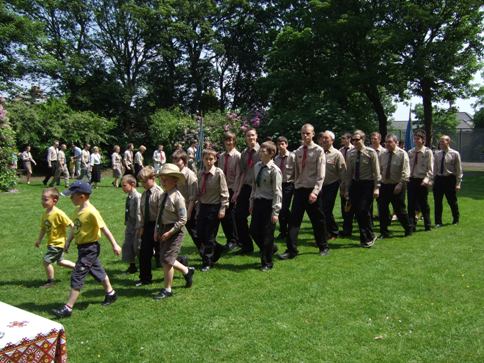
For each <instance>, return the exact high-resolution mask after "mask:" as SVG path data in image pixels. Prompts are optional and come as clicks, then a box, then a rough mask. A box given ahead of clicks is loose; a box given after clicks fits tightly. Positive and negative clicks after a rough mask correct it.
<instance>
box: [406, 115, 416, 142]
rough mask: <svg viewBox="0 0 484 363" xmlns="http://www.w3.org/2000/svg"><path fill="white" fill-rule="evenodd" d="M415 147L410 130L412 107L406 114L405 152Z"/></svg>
mask: <svg viewBox="0 0 484 363" xmlns="http://www.w3.org/2000/svg"><path fill="white" fill-rule="evenodd" d="M414 146H415V144H414V143H413V130H412V106H410V111H409V112H408V123H407V130H405V150H406V151H408V150H410V149H412V148H413V147H414Z"/></svg>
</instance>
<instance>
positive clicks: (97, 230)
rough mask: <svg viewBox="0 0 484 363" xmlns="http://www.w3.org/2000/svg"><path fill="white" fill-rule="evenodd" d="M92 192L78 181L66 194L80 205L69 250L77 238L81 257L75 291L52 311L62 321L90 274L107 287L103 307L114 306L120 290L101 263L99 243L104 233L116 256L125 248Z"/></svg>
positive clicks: (74, 278) (73, 285) (75, 274)
mask: <svg viewBox="0 0 484 363" xmlns="http://www.w3.org/2000/svg"><path fill="white" fill-rule="evenodd" d="M91 192H92V189H91V186H90V185H89V184H87V183H84V182H82V181H76V182H75V183H73V184H72V185H71V186H70V187H69V189H68V190H66V191H64V192H63V193H62V194H63V195H66V196H70V197H71V201H72V203H73V204H74V205H76V206H78V210H77V215H76V218H75V221H74V230H73V233H72V232H71V234H70V235H69V239H68V240H67V246H66V250H67V249H68V248H69V243H70V242H71V241H72V239H75V241H76V245H77V250H78V258H77V262H76V266H75V267H74V271H72V274H71V292H70V295H69V299H68V300H67V303H66V304H65V305H64V306H63V307H61V308H59V309H54V310H52V312H53V313H54V314H55V315H56V316H57V317H59V318H66V317H69V316H71V315H72V308H73V307H74V304H75V303H76V301H77V298H78V297H79V294H80V292H81V288H82V286H83V285H84V280H85V278H86V276H87V274H91V275H92V276H93V277H94V278H95V279H96V280H97V281H98V282H101V283H102V284H103V287H104V291H105V292H106V295H105V298H104V301H103V303H102V305H103V306H107V305H111V304H112V303H113V302H115V301H116V299H117V295H116V291H114V289H113V287H112V286H111V282H110V281H109V277H108V275H107V274H106V271H104V268H103V267H102V265H101V261H99V253H100V251H101V249H100V246H99V242H98V241H99V239H100V238H101V232H102V233H103V234H104V235H105V236H106V237H107V239H108V240H109V242H111V245H112V248H113V251H114V254H115V255H116V256H119V255H120V254H121V247H119V245H118V244H117V243H116V240H115V239H114V237H113V235H112V234H111V232H110V231H109V229H108V227H107V226H106V224H105V223H104V220H103V218H102V217H101V215H100V214H99V212H98V211H97V209H96V208H95V207H94V206H93V205H92V204H91V203H90V202H89V197H90V195H91Z"/></svg>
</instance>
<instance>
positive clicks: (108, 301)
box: [101, 292, 118, 306]
mask: <svg viewBox="0 0 484 363" xmlns="http://www.w3.org/2000/svg"><path fill="white" fill-rule="evenodd" d="M116 300H118V295H117V294H116V292H115V293H114V294H112V295H107V294H106V295H105V296H104V301H103V302H102V303H101V305H102V306H108V305H111V304H112V303H113V302H115V301H116Z"/></svg>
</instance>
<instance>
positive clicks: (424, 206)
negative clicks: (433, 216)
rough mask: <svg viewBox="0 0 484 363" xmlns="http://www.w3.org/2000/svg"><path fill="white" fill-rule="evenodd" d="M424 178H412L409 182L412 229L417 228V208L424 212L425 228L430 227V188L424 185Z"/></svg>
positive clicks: (409, 210)
mask: <svg viewBox="0 0 484 363" xmlns="http://www.w3.org/2000/svg"><path fill="white" fill-rule="evenodd" d="M422 181H423V179H422V178H410V181H409V182H408V196H407V200H408V220H409V222H410V226H411V227H412V229H415V225H416V221H415V215H416V211H417V208H418V209H419V210H420V211H421V212H422V215H423V219H424V226H425V229H426V230H428V229H430V225H431V222H430V207H429V201H428V195H429V190H428V188H427V187H426V186H422Z"/></svg>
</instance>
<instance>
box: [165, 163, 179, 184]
mask: <svg viewBox="0 0 484 363" xmlns="http://www.w3.org/2000/svg"><path fill="white" fill-rule="evenodd" d="M162 175H166V176H172V177H174V178H176V179H177V180H178V182H177V184H179V185H182V184H185V175H183V173H182V172H181V171H180V169H179V168H178V166H176V165H175V164H171V163H166V164H164V165H163V167H162V168H161V170H160V174H159V176H162Z"/></svg>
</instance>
